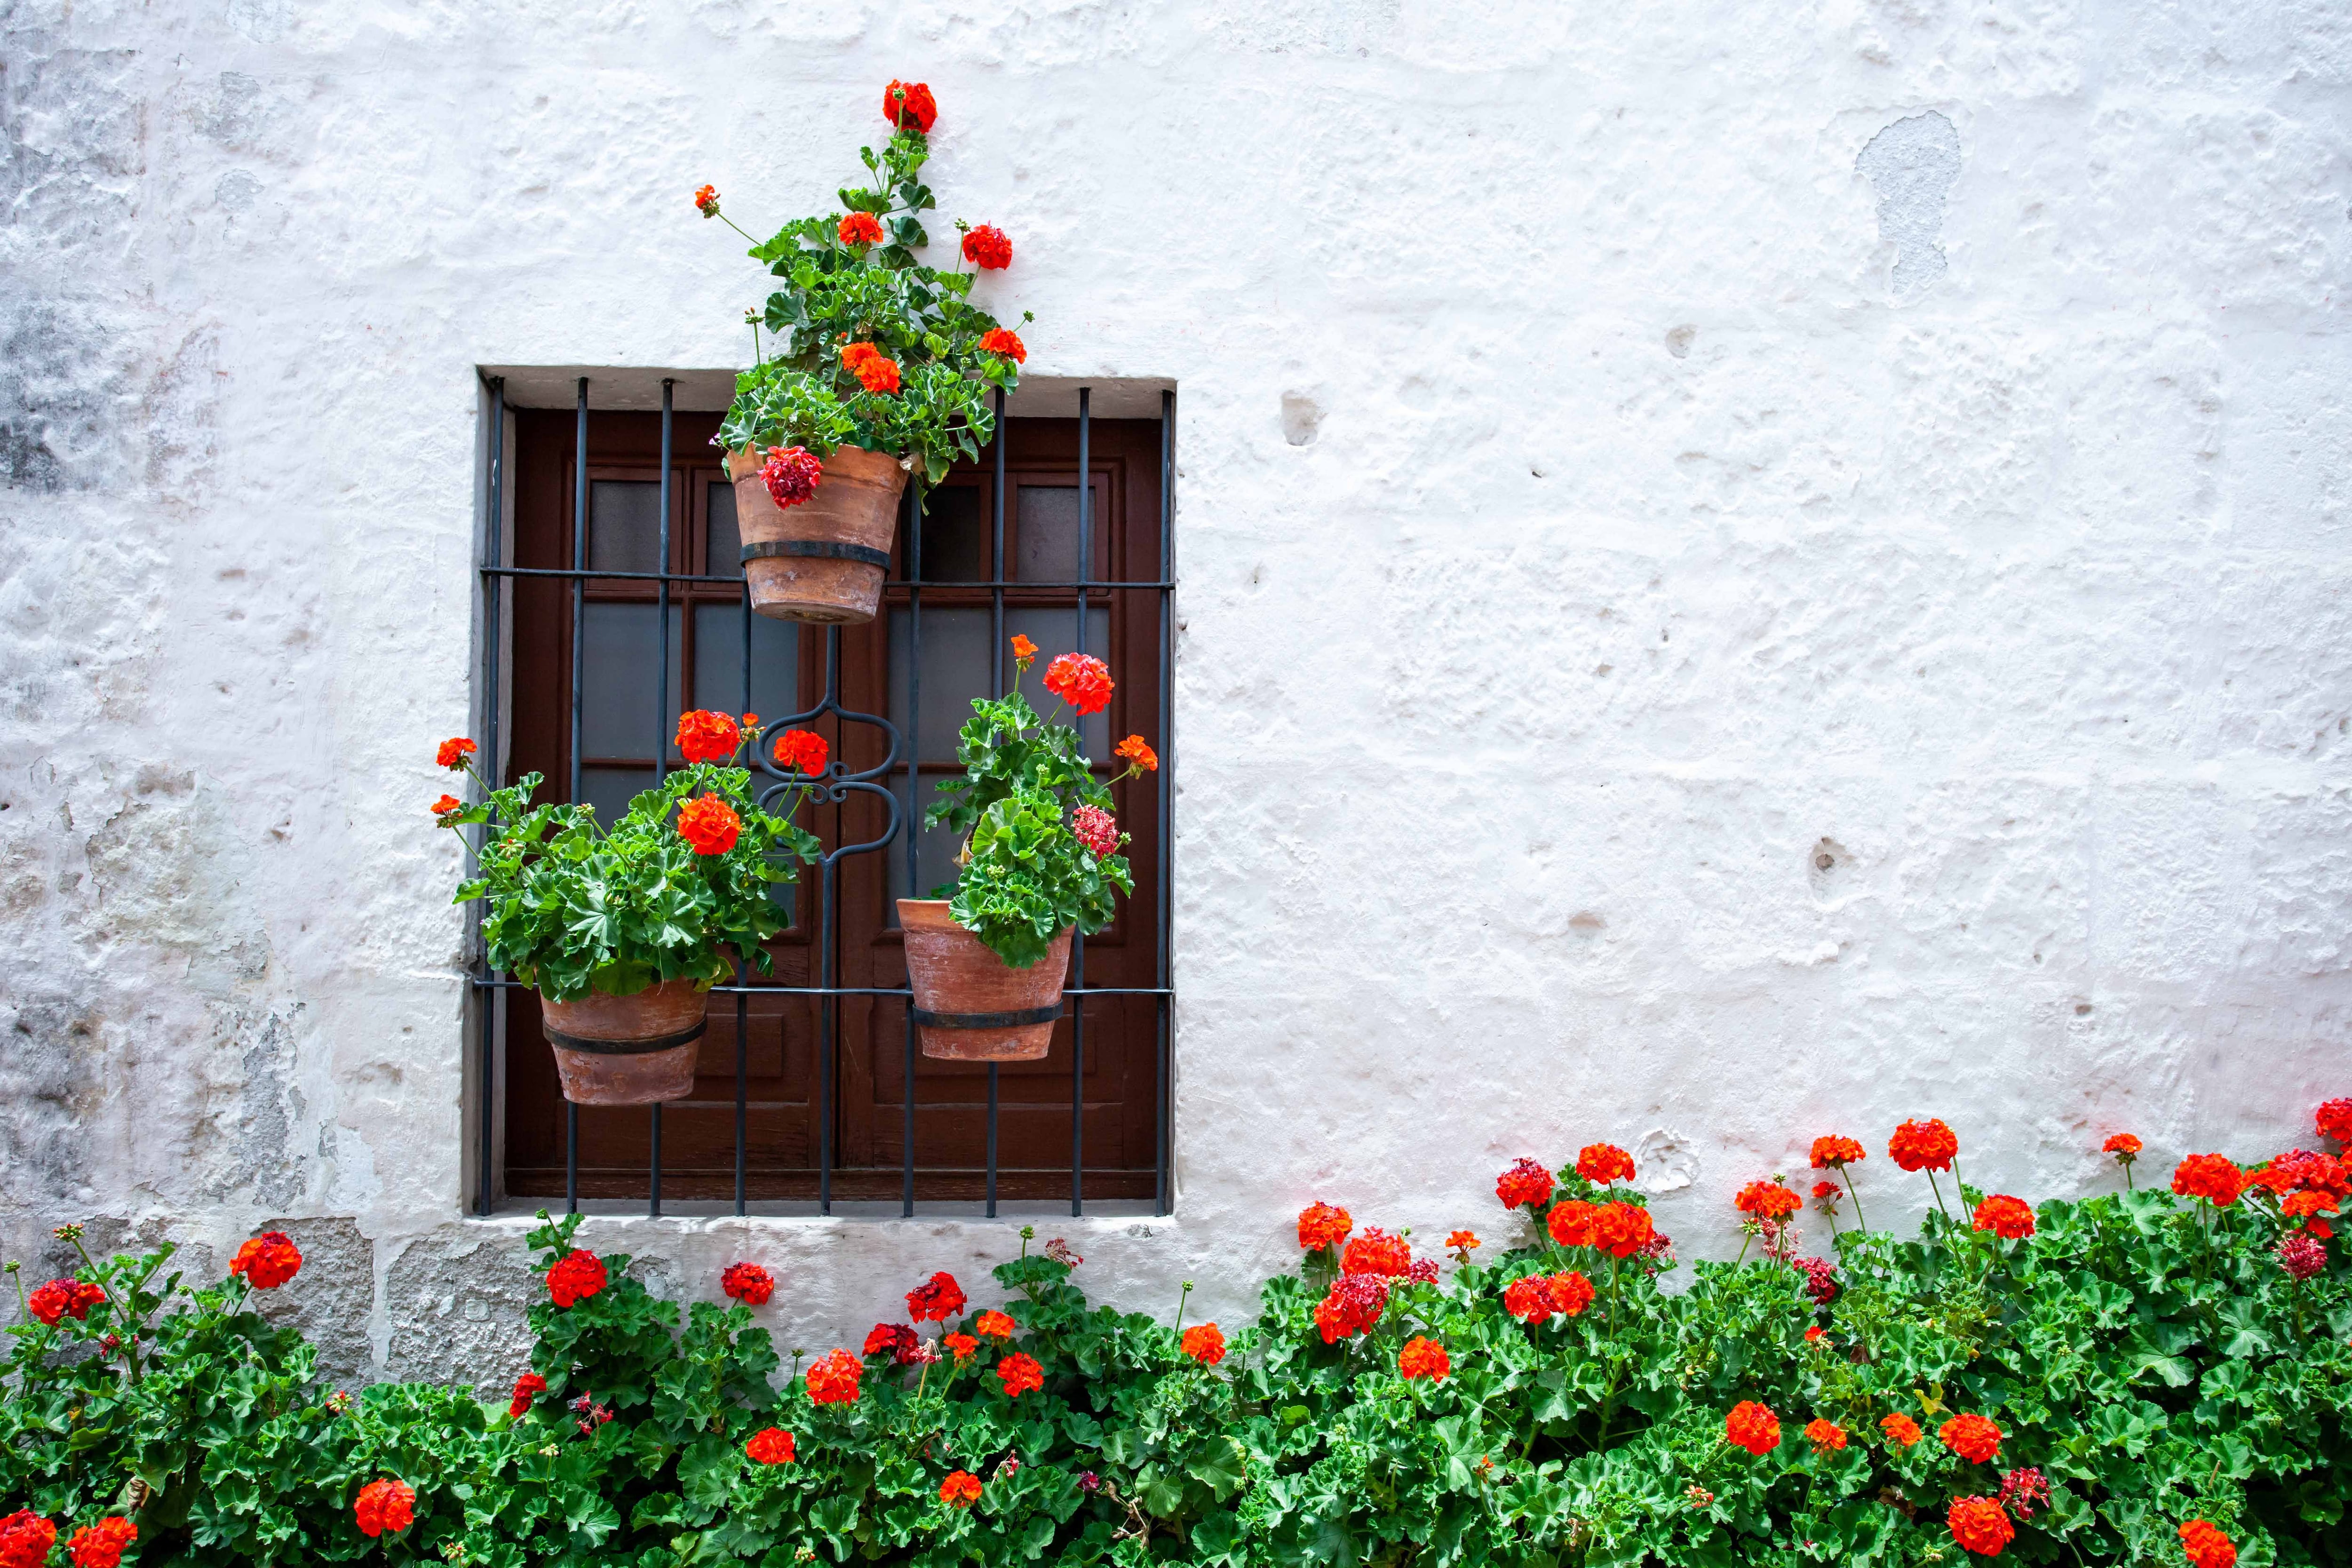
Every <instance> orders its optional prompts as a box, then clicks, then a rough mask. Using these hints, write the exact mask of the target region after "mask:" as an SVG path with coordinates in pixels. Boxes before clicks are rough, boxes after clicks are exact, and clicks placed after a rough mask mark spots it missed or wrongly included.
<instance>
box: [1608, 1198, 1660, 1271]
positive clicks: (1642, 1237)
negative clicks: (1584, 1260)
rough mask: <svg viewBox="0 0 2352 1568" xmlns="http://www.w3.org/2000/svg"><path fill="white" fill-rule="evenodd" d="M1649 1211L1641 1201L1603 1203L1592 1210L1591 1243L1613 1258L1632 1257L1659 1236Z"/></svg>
mask: <svg viewBox="0 0 2352 1568" xmlns="http://www.w3.org/2000/svg"><path fill="white" fill-rule="evenodd" d="M1657 1234H1658V1230H1657V1226H1656V1225H1655V1224H1654V1223H1653V1222H1652V1220H1651V1218H1650V1211H1649V1210H1648V1209H1645V1208H1643V1207H1642V1206H1641V1205H1638V1204H1602V1205H1601V1206H1600V1207H1598V1208H1596V1209H1595V1210H1593V1213H1592V1245H1593V1246H1594V1247H1599V1248H1600V1249H1601V1251H1603V1252H1605V1253H1607V1254H1608V1255H1609V1256H1610V1257H1612V1258H1631V1257H1633V1254H1635V1253H1637V1252H1639V1251H1641V1250H1642V1249H1643V1247H1647V1246H1649V1245H1650V1243H1651V1242H1652V1241H1653V1240H1654V1239H1655V1238H1656V1237H1657Z"/></svg>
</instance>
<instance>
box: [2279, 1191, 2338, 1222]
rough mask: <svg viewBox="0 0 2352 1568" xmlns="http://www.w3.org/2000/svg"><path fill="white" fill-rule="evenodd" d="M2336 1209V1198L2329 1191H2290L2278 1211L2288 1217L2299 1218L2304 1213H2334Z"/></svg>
mask: <svg viewBox="0 0 2352 1568" xmlns="http://www.w3.org/2000/svg"><path fill="white" fill-rule="evenodd" d="M2335 1212H2336V1197H2335V1195H2334V1194H2330V1193H2318V1192H2305V1193H2291V1194H2288V1196H2287V1200H2286V1201H2285V1202H2284V1203H2283V1204H2281V1205H2279V1213H2280V1214H2282V1215H2285V1216H2286V1217H2287V1218H2289V1219H2301V1218H2303V1217H2304V1216H2305V1215H2315V1214H2334V1213H2335Z"/></svg>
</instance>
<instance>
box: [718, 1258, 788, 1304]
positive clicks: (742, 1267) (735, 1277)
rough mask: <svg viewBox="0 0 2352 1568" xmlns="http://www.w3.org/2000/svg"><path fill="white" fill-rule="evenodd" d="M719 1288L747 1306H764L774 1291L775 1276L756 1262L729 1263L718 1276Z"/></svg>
mask: <svg viewBox="0 0 2352 1568" xmlns="http://www.w3.org/2000/svg"><path fill="white" fill-rule="evenodd" d="M719 1289H721V1290H724V1291H726V1292H727V1294H729V1295H730V1296H732V1297H733V1298H734V1299H735V1300H738V1301H740V1302H742V1303H743V1304H744V1305H745V1306H748V1307H764V1306H766V1305H767V1304H768V1298H769V1297H771V1296H773V1295H774V1294H775V1293H776V1277H775V1276H774V1275H772V1274H771V1273H769V1272H768V1271H767V1270H766V1269H764V1268H761V1267H760V1266H759V1265H758V1264H756V1263H730V1264H729V1265H728V1266H727V1268H726V1269H725V1271H724V1272H722V1273H721V1274H720V1275H719Z"/></svg>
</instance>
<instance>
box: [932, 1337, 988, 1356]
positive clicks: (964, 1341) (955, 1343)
mask: <svg viewBox="0 0 2352 1568" xmlns="http://www.w3.org/2000/svg"><path fill="white" fill-rule="evenodd" d="M940 1343H941V1344H943V1345H945V1346H947V1347H948V1353H949V1354H950V1355H951V1356H953V1357H955V1358H956V1360H958V1361H970V1360H971V1358H972V1356H973V1354H974V1353H975V1352H977V1351H979V1349H980V1342H979V1341H978V1340H976V1339H973V1338H972V1337H971V1335H970V1334H950V1335H948V1336H947V1338H945V1339H943V1340H941V1341H940Z"/></svg>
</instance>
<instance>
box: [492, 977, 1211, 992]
mask: <svg viewBox="0 0 2352 1568" xmlns="http://www.w3.org/2000/svg"><path fill="white" fill-rule="evenodd" d="M467 978H468V979H469V980H471V981H472V982H473V984H474V985H475V987H476V988H477V989H478V990H485V991H530V990H533V989H535V987H532V986H529V985H525V984H523V983H522V982H521V981H520V980H498V979H492V978H489V977H488V976H485V975H480V974H474V975H468V976H467ZM739 993H740V994H743V995H746V996H912V995H914V992H912V991H911V990H909V989H908V988H907V987H906V986H904V985H714V986H712V987H711V988H710V994H712V995H714V996H732V995H735V994H739ZM1062 994H1063V995H1065V996H1173V995H1175V994H1176V993H1175V991H1174V989H1173V988H1172V987H1170V986H1166V985H1073V986H1071V987H1070V988H1069V989H1067V990H1066V991H1064V992H1063V993H1062Z"/></svg>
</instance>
